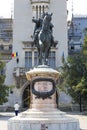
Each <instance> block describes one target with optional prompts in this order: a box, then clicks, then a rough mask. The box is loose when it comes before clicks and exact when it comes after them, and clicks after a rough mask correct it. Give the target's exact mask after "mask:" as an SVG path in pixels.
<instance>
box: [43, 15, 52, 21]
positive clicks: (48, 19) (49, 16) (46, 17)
mask: <svg viewBox="0 0 87 130" xmlns="http://www.w3.org/2000/svg"><path fill="white" fill-rule="evenodd" d="M51 20H52V13H51V14H48V13H46V14H45V16H44V19H43V21H45V22H50V21H51Z"/></svg>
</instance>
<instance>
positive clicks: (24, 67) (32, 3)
mask: <svg viewBox="0 0 87 130" xmlns="http://www.w3.org/2000/svg"><path fill="white" fill-rule="evenodd" d="M44 12H49V13H53V16H52V23H53V25H54V28H53V36H54V39H55V40H56V41H58V45H57V47H56V48H54V47H52V48H51V52H50V55H49V65H50V66H51V67H52V68H55V69H57V68H58V67H60V66H61V65H62V60H61V59H62V55H63V54H64V57H65V58H67V56H68V44H67V9H66V0H55V1H54V0H15V1H14V21H13V49H12V52H13V54H14V53H15V54H17V56H15V57H13V58H12V60H11V61H10V62H8V63H7V65H6V68H7V69H6V80H5V84H7V85H14V87H13V88H12V89H11V90H10V92H9V97H8V102H7V103H6V104H5V105H6V106H13V105H14V103H15V102H16V101H17V102H19V104H20V106H22V107H28V106H29V101H30V83H29V82H28V81H27V80H26V76H25V72H26V71H28V70H30V69H31V68H33V67H35V66H37V60H38V56H37V48H36V47H32V35H33V31H34V26H35V25H34V23H32V18H33V17H35V18H39V17H41V15H42V14H43V13H44Z"/></svg>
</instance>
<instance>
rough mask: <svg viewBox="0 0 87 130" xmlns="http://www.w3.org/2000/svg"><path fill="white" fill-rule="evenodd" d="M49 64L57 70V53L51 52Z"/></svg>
mask: <svg viewBox="0 0 87 130" xmlns="http://www.w3.org/2000/svg"><path fill="white" fill-rule="evenodd" d="M48 64H49V65H50V66H51V67H52V68H55V67H56V66H55V51H51V52H50V53H49V58H48Z"/></svg>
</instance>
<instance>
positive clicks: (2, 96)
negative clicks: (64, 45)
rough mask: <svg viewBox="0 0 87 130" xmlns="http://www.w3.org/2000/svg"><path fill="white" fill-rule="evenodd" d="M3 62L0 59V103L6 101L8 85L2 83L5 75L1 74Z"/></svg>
mask: <svg viewBox="0 0 87 130" xmlns="http://www.w3.org/2000/svg"><path fill="white" fill-rule="evenodd" d="M4 66H5V64H4V63H3V62H2V61H0V105H2V104H3V103H5V102H7V96H8V92H9V87H8V86H6V85H4V80H5V75H3V73H2V70H3V68H4Z"/></svg>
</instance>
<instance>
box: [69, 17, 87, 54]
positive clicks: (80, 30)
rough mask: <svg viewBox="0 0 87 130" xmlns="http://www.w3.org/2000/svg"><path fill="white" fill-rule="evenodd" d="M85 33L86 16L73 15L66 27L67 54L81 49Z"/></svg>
mask: <svg viewBox="0 0 87 130" xmlns="http://www.w3.org/2000/svg"><path fill="white" fill-rule="evenodd" d="M85 34H87V16H84V15H82V16H81V15H76V16H74V15H73V17H72V20H71V23H70V26H69V29H68V44H69V54H74V53H79V52H80V51H81V49H82V44H83V43H84V37H85Z"/></svg>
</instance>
